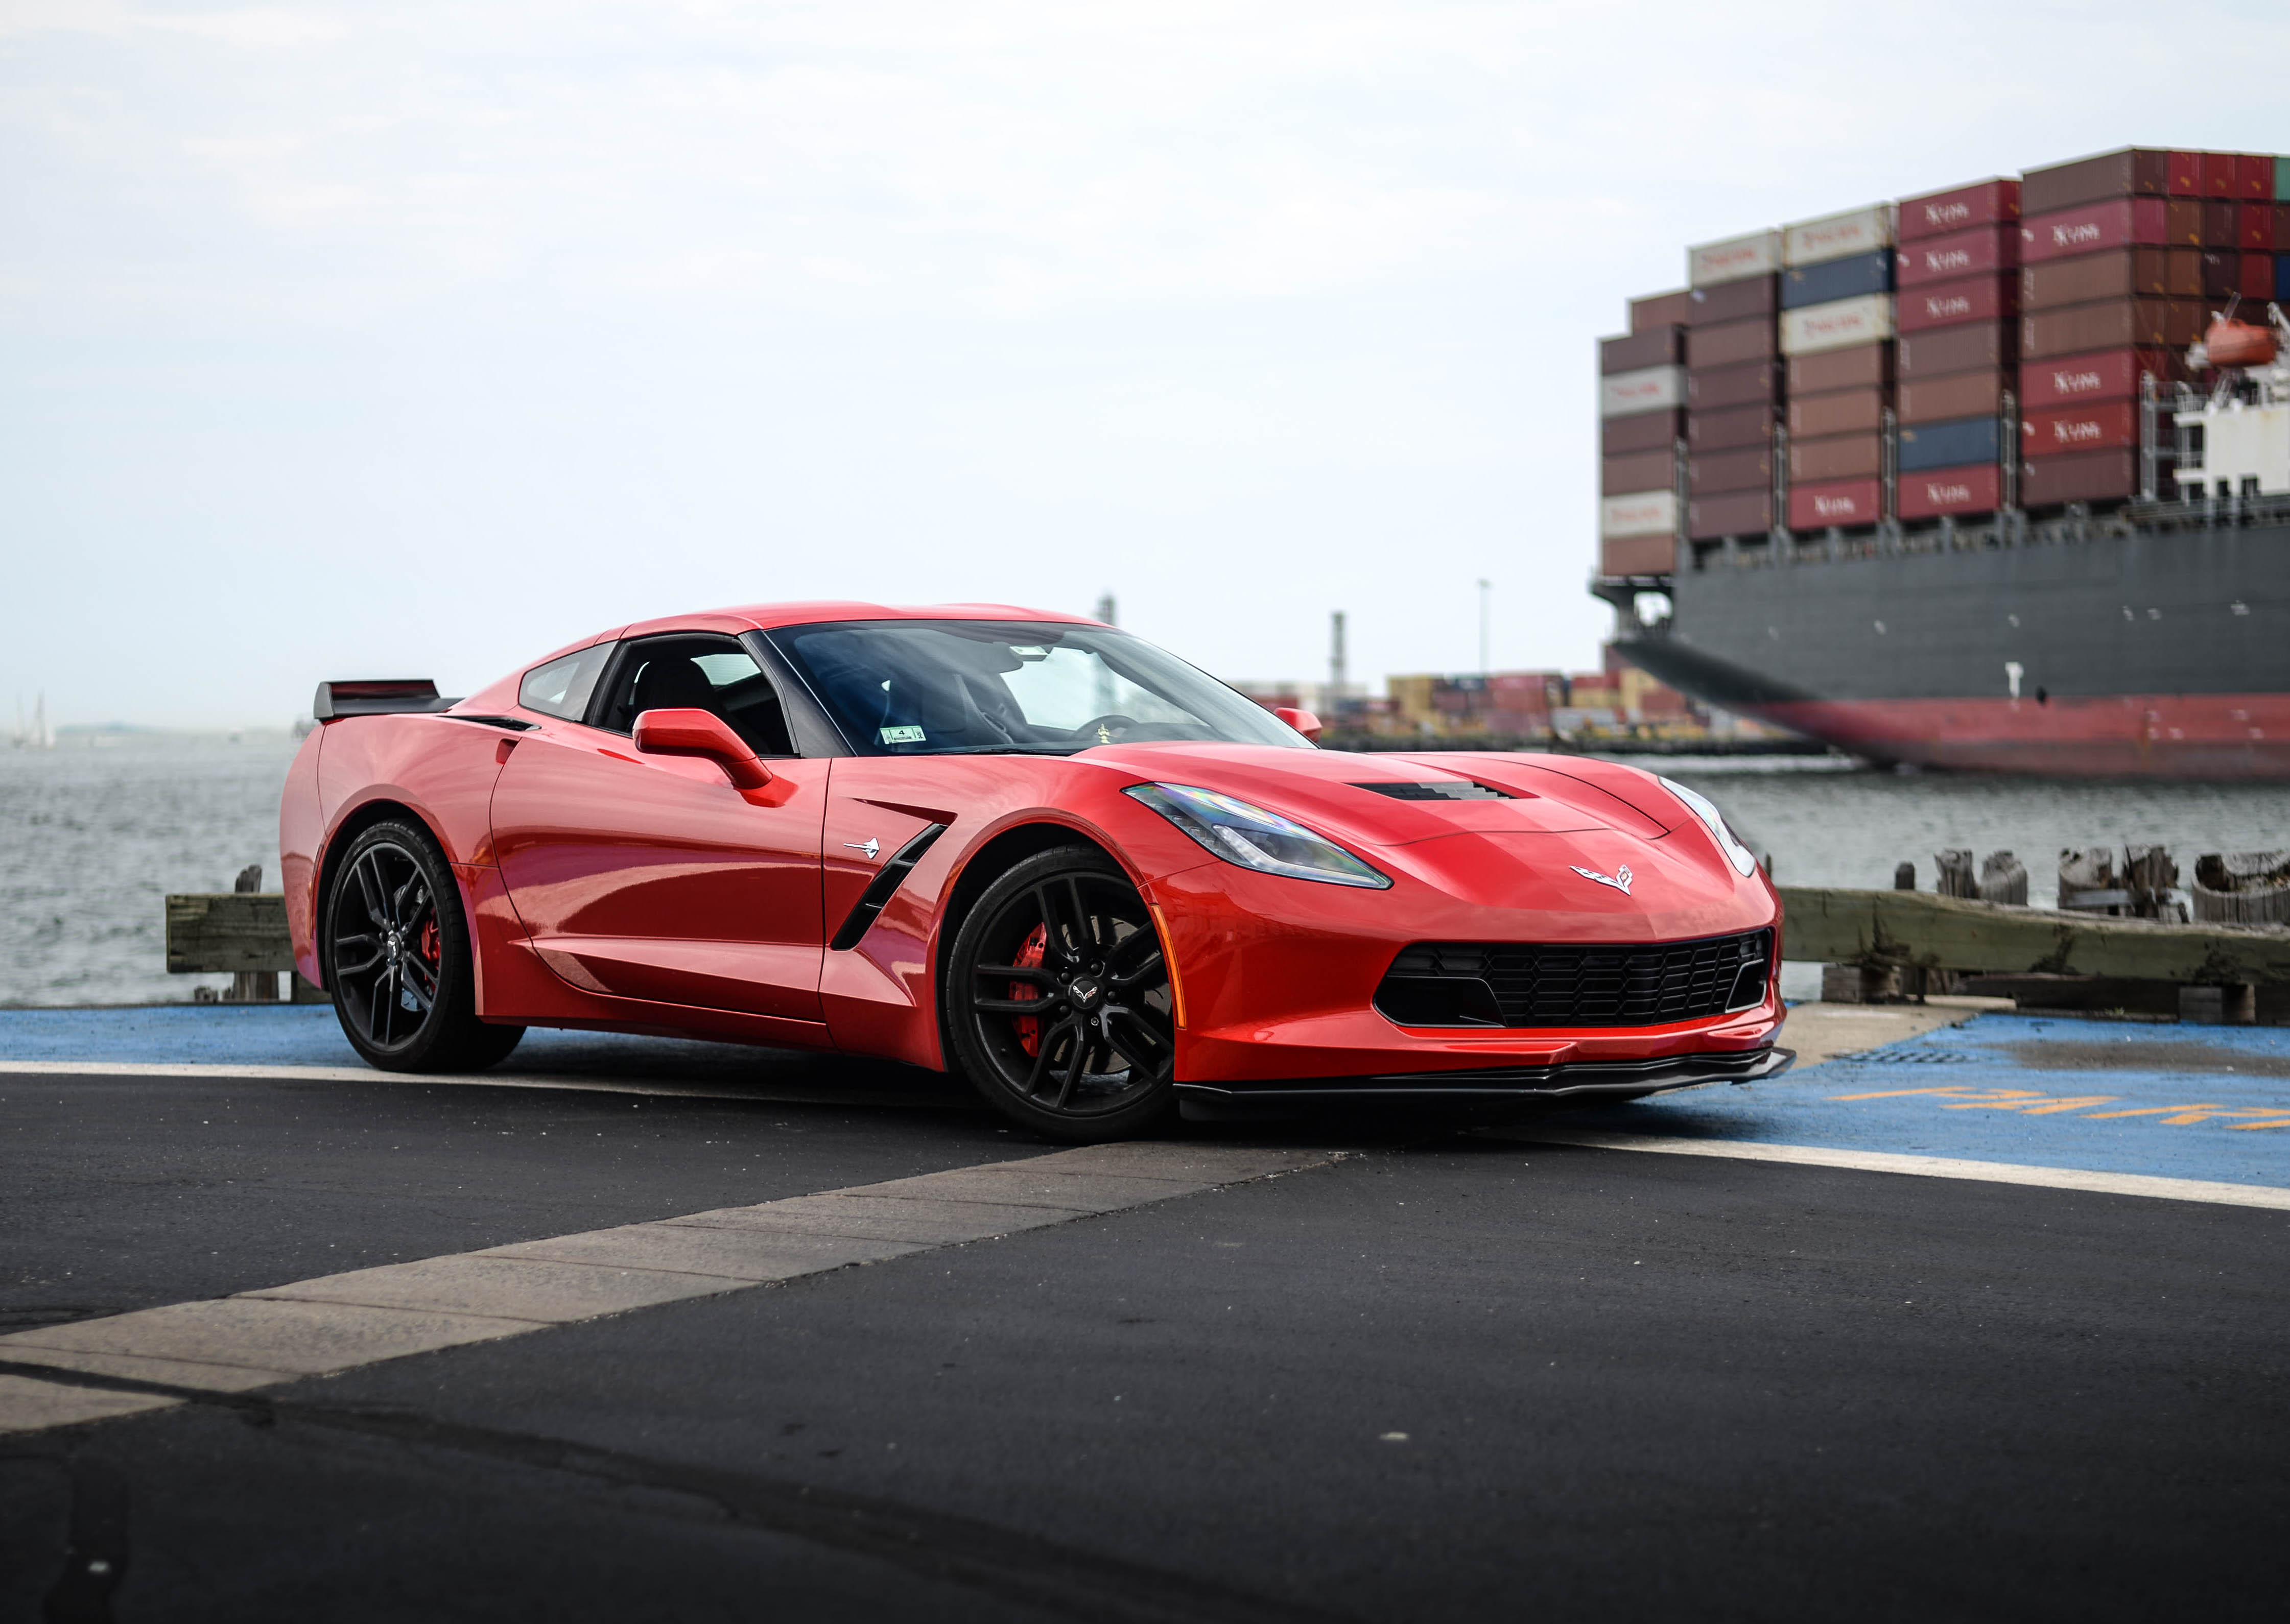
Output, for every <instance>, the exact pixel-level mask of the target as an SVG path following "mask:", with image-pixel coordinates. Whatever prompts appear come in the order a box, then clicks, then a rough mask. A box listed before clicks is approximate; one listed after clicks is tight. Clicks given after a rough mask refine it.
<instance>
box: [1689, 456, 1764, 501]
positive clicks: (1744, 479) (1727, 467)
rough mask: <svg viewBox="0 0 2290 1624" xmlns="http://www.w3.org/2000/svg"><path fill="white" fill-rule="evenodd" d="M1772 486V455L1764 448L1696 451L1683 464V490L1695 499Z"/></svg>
mask: <svg viewBox="0 0 2290 1624" xmlns="http://www.w3.org/2000/svg"><path fill="white" fill-rule="evenodd" d="M1773 484H1774V453H1773V452H1772V450H1771V448H1770V447H1767V446H1763V445H1751V446H1747V447H1744V448H1743V449H1742V450H1741V451H1723V452H1710V453H1708V454H1703V453H1699V452H1697V453H1696V454H1695V455H1694V457H1693V460H1691V461H1689V462H1688V463H1687V464H1686V465H1685V488H1686V491H1687V492H1689V493H1690V494H1692V495H1694V496H1719V495H1723V494H1724V493H1725V492H1728V491H1770V490H1771V489H1773Z"/></svg>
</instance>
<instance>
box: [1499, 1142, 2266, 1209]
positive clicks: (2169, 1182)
mask: <svg viewBox="0 0 2290 1624" xmlns="http://www.w3.org/2000/svg"><path fill="white" fill-rule="evenodd" d="M1484 1132H1485V1137H1487V1138H1490V1139H1507V1140H1525V1141H1526V1142H1528V1143H1531V1144H1544V1145H1579V1146H1581V1147H1583V1148H1587V1149H1593V1150H1647V1151H1652V1152H1653V1153H1654V1154H1655V1155H1657V1156H1724V1157H1726V1158H1729V1159H1731V1160H1734V1161H1740V1162H1786V1163H1790V1164H1793V1165H1796V1166H1800V1167H1841V1168H1845V1169H1847V1170H1848V1171H1851V1172H1887V1173H1907V1174H1910V1175H1911V1176H1913V1177H1917V1178H1923V1179H1970V1180H1977V1181H1979V1182H1981V1183H1984V1184H2027V1185H2034V1186H2036V1187H2038V1188H2043V1189H2055V1190H2084V1191H2087V1192H2089V1193H2091V1194H2094V1195H2100V1196H2154V1197H2155V1198H2157V1199H2158V1200H2163V1201H2202V1202H2208V1203H2211V1204H2214V1205H2217V1206H2227V1207H2269V1208H2272V1209H2274V1210H2276V1211H2278V1212H2290V1189H2277V1188H2273V1187H2272V1186H2270V1185H2264V1184H2222V1183H2216V1182H2214V1181H2212V1180H2206V1179H2164V1178H2158V1177H2155V1176H2153V1175H2151V1174H2148V1173H2114V1172H2086V1171H2085V1170H2084V1169H2082V1168H2078V1167H2030V1166H2026V1165H2023V1164H2020V1163H2016V1162H1974V1161H1966V1160H1965V1159H1963V1158H1961V1157H1957V1156H1895V1155H1894V1154H1892V1153H1891V1152H1889V1151H1883V1150H1835V1149H1830V1148H1827V1147H1825V1146H1821V1145H1768V1144H1765V1143H1763V1142H1761V1141H1758V1140H1726V1139H1667V1138H1660V1137H1657V1136H1655V1135H1653V1134H1640V1133H1590V1132H1581V1131H1579V1130H1576V1129H1573V1128H1534V1127H1511V1128H1493V1129H1487V1130H1485V1131H1484Z"/></svg>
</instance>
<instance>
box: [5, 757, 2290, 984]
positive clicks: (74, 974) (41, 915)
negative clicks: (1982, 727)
mask: <svg viewBox="0 0 2290 1624" xmlns="http://www.w3.org/2000/svg"><path fill="white" fill-rule="evenodd" d="M293 753H294V742H293V740H291V739H289V738H287V737H286V736H285V735H284V734H283V733H246V734H244V735H240V736H232V737H226V736H223V735H220V734H212V735H209V734H168V733H131V734H117V735H108V734H107V735H95V736H93V737H90V736H85V735H79V736H73V737H69V738H68V739H67V740H66V741H65V742H64V743H63V744H62V745H60V746H59V747H58V748H55V749H53V750H44V751H41V750H9V751H0V1005H4V1004H144V1003H161V1002H183V1001H187V1000H188V999H189V998H190V996H191V989H192V988H195V987H197V986H200V985H202V984H205V985H212V986H222V985H225V984H227V983H228V980H229V978H228V976H171V975H169V974H168V973H167V972H166V960H165V931H164V916H163V911H162V904H161V899H162V898H164V896H165V895H166V894H167V893H168V892H172V891H228V890H229V889H230V884H231V880H232V879H233V877H234V876H236V874H237V873H238V871H239V869H241V868H244V867H245V866H246V865H247V864H248V863H260V864H261V865H262V868H263V888H264V889H265V890H276V888H277V885H278V883H279V877H278V790H279V786H280V785H281V784H282V783H283V782H284V780H285V775H286V766H287V764H288V762H289V761H291V760H292V756H293ZM1655 765H1656V767H1657V770H1658V771H1662V772H1668V773H1669V774H1670V775H1671V776H1672V777H1675V778H1677V779H1680V780H1684V781H1685V782H1687V783H1689V784H1692V785H1693V787H1694V788H1697V789H1699V790H1701V792H1702V793H1703V794H1704V795H1707V796H1709V798H1710V799H1711V800H1713V801H1715V802H1717V803H1718V805H1719V806H1721V807H1723V808H1724V809H1725V810H1726V816H1727V818H1728V819H1729V820H1732V821H1733V823H1734V828H1736V829H1738V830H1739V831H1740V832H1741V834H1742V838H1743V839H1745V840H1746V841H1748V842H1749V844H1750V846H1751V848H1752V849H1754V850H1755V851H1757V852H1760V853H1765V852H1771V853H1772V854H1773V859H1774V868H1775V870H1776V871H1777V873H1778V876H1779V877H1780V878H1782V880H1784V881H1787V882H1789V883H1790V884H1800V885H1854V886H1874V887H1879V888H1882V887H1887V886H1890V885H1891V884H1892V883H1893V865H1894V864H1895V863H1897V862H1899V861H1901V860H1903V859H1907V860H1910V861H1913V862H1914V863H1915V864H1916V865H1917V880H1918V885H1919V886H1920V887H1921V888H1922V889H1924V890H1927V891H1929V890H1930V889H1932V884H1933V875H1934V866H1933V860H1932V854H1933V853H1934V852H1937V851H1939V850H1941V849H1942V847H1946V846H1965V847H1968V848H1970V849H1971V850H1972V851H1973V852H1974V853H1976V854H1982V855H1984V854H1985V853H1987V852H1993V851H1998V850H2006V851H2011V852H2017V853H2018V854H2019V856H2020V859H2021V860H2022V862H2024V863H2026V864H2027V866H2028V874H2029V882H2030V883H2029V900H2030V901H2032V902H2035V903H2036V904H2038V906H2046V905H2048V904H2049V903H2050V901H2051V900H2052V895H2053V881H2052V876H2053V872H2054V861H2055V860H2056V859H2057V856H2058V853H2059V851H2060V849H2061V848H2062V847H2063V846H2084V845H2111V846H2117V847H2120V846H2121V845H2123V844H2125V843H2126V841H2139V842H2147V841H2160V842H2162V843H2163V844H2166V845H2168V846H2169V847H2170V848H2171V851H2172V852H2173V853H2174V855H2175V856H2176V857H2177V859H2178V860H2179V865H2180V868H2181V869H2182V871H2185V870H2190V869H2191V868H2192V867H2193V864H2194V859H2195V857H2196V855H2197V854H2198V853H2199V852H2229V851H2252V850H2264V849H2270V848H2275V847H2290V786H2274V785H2254V784H2158V783H2140V782H2123V783H2094V782H2089V781H2086V780H2046V779H2006V778H1987V777H1977V776H1949V775H1942V774H1937V773H1929V774H1923V775H1914V776H1904V775H1901V774H1897V773H1891V772H1872V771H1870V770H1867V769H1864V768H1854V767H1851V766H1849V765H1846V764H1840V763H1839V762H1838V761H1836V760H1834V759H1806V760H1796V761H1793V760H1788V759H1782V758H1750V759H1742V760H1735V761H1726V760H1693V759H1687V760H1669V761H1665V762H1661V763H1659V764H1655ZM1800 980H1801V978H1800ZM1787 986H1788V990H1790V991H1791V992H1792V994H1801V993H1802V992H1804V991H1806V990H1807V988H1806V986H1804V985H1800V984H1799V983H1790V984H1787Z"/></svg>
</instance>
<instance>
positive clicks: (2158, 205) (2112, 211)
mask: <svg viewBox="0 0 2290 1624" xmlns="http://www.w3.org/2000/svg"><path fill="white" fill-rule="evenodd" d="M2192 206H2193V209H2194V219H2195V221H2196V235H2197V236H2200V235H2201V225H2200V222H2201V219H2202V205H2201V204H2194V205H2192ZM2170 219H2171V216H2170V214H2169V212H2168V205H2167V204H2166V200H2165V199H2163V198H2160V197H2110V198H2109V199H2107V200H2106V201H2104V202H2102V203H2087V204H2083V205H2082V206H2080V207H2078V208H2073V209H2062V210H2060V211H2059V212H2056V213H2052V214H2038V215H2037V216H2036V217H2035V218H2033V219H2032V220H2022V221H2021V222H2020V263H2021V264H2022V265H2040V264H2042V263H2043V262H2044V261H2045V260H2064V259H2067V258H2068V257H2069V256H2070V255H2072V254H2079V253H2097V252H2100V250H2102V249H2103V248H2130V247H2134V246H2136V245H2137V244H2142V243H2150V244H2161V243H2163V242H2165V241H2166V240H2168V239H2167V226H2168V222H2169V220H2170Z"/></svg>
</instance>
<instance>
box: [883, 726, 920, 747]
mask: <svg viewBox="0 0 2290 1624" xmlns="http://www.w3.org/2000/svg"><path fill="white" fill-rule="evenodd" d="M879 736H880V738H881V739H882V740H883V742H884V743H885V744H920V743H922V741H923V730H922V729H920V728H919V727H886V728H885V729H884V730H883V731H882V733H881V734H880V735H879Z"/></svg>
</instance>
